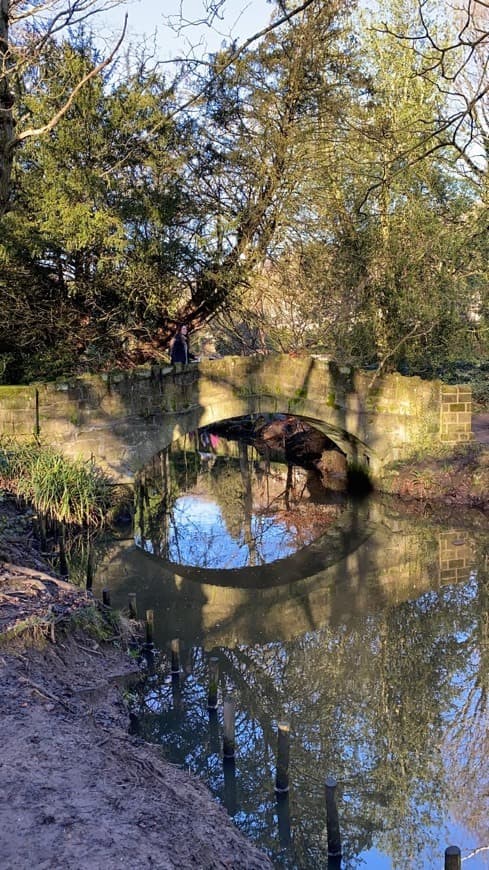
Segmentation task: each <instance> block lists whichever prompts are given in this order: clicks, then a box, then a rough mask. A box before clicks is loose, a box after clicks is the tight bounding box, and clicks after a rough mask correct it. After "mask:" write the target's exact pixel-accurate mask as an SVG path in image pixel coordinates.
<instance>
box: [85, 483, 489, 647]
mask: <svg viewBox="0 0 489 870" xmlns="http://www.w3.org/2000/svg"><path fill="white" fill-rule="evenodd" d="M369 513H370V514H371V518H370V519H369V516H368V514H369ZM363 523H365V524H366V525H365V533H366V537H365V538H364V540H363V542H361V543H359V546H358V547H357V548H356V549H352V550H351V551H350V552H349V554H348V555H345V556H344V557H343V558H340V559H339V560H338V561H337V562H336V563H334V564H329V565H327V564H326V563H327V561H328V560H327V558H326V559H321V553H320V551H319V550H318V549H317V550H316V554H315V556H316V564H315V566H314V569H313V573H312V574H311V575H309V576H300V575H298V574H297V575H296V574H295V572H290V574H289V573H288V574H287V576H288V580H287V581H286V582H285V584H282V585H274V586H270V587H269V588H266V587H261V588H252V587H251V586H248V587H246V586H244V585H243V586H234V587H233V586H223V585H217V584H216V583H215V582H214V581H215V579H216V578H215V577H212V578H211V580H212V581H213V582H210V581H209V580H207V582H206V577H205V574H204V572H203V573H202V574H201V575H200V578H199V579H197V578H196V577H192V578H191V577H190V576H189V569H187V568H184V567H182V568H181V571H176V570H172V568H171V566H169V565H168V564H167V565H164V564H163V563H162V562H161V561H160V560H158V559H157V558H155V557H153V556H150V555H149V554H145V553H144V552H143V551H142V550H140V549H139V548H138V547H136V546H135V544H134V543H133V541H132V540H130V541H121V542H118V543H115V544H114V545H113V547H112V548H111V550H110V551H109V552H108V553H107V555H106V557H105V558H104V561H103V563H102V564H101V565H99V568H98V575H99V577H100V581H99V582H100V587H102V586H109V587H110V589H111V593H112V602H113V605H114V606H115V607H121V608H124V607H126V606H127V595H128V593H129V592H136V593H137V601H138V609H139V612H140V613H141V614H144V611H145V610H146V608H152V609H154V611H155V630H156V639H157V642H158V643H159V644H164V643H167V642H168V641H170V640H171V639H172V638H173V637H179V638H181V639H182V641H185V642H187V643H189V644H190V645H192V644H193V643H196V642H199V643H200V642H202V641H203V640H204V639H205V645H206V647H207V648H212V646H213V645H214V644H215V645H221V644H224V645H228V646H231V647H232V646H233V645H234V643H236V642H242V643H255V642H258V641H260V642H263V641H267V642H271V641H275V640H290V639H292V638H293V637H297V636H299V635H303V634H304V633H307V632H309V631H316V630H318V629H320V628H322V627H323V626H326V625H328V624H332V625H343V624H348V623H349V622H350V621H351V620H356V619H358V618H364V617H366V616H367V615H369V614H374V613H376V612H378V611H379V610H383V609H384V608H386V607H387V608H388V607H395V606H398V605H400V604H401V603H402V602H404V601H409V600H414V599H416V598H419V597H420V596H421V595H422V594H424V593H425V592H428V591H437V590H439V589H440V588H441V587H443V586H444V585H445V584H447V583H450V584H454V583H466V582H467V581H468V579H469V577H470V574H471V571H472V570H473V567H474V564H475V563H476V555H475V553H476V546H475V541H476V536H477V533H476V532H473V531H471V530H467V529H463V528H458V529H457V530H456V531H454V530H450V529H448V528H447V524H446V523H444V524H443V525H442V526H440V525H439V524H433V525H431V524H430V522H429V521H424V520H420V518H419V517H416V518H415V519H414V520H413V519H412V517H409V516H406V517H403V516H402V514H399V515H398V516H397V515H394V514H393V508H392V507H389V508H388V510H387V511H385V512H384V508H383V507H382V505H379V504H376V503H373V502H372V500H370V499H369V502H368V504H366V503H365V504H364V505H363V506H362V508H361V510H360V512H359V514H358V526H359V527H361V525H362V524H363ZM480 540H481V548H483V545H484V541H485V537H484V535H482V536H481V538H480ZM311 546H313V545H311ZM481 551H482V550H481ZM455 555H456V556H457V560H456V561H457V564H458V566H459V567H457V568H453V567H451V566H452V565H453V561H454V557H455ZM281 567H282V566H281ZM283 567H284V568H285V564H284V565H283ZM296 567H297V566H296Z"/></svg>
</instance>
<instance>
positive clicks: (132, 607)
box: [127, 592, 138, 619]
mask: <svg viewBox="0 0 489 870" xmlns="http://www.w3.org/2000/svg"><path fill="white" fill-rule="evenodd" d="M127 604H128V607H129V619H137V618H138V608H137V604H136V593H135V592H130V593H129V595H128V596H127Z"/></svg>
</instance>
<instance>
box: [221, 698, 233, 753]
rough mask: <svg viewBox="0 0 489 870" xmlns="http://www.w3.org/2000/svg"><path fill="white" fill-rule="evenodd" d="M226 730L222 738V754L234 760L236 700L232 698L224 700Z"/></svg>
mask: <svg viewBox="0 0 489 870" xmlns="http://www.w3.org/2000/svg"><path fill="white" fill-rule="evenodd" d="M223 712H224V729H223V738H222V752H223V755H224V758H234V752H235V747H236V743H235V730H234V729H235V723H234V700H233V699H232V698H231V697H229V696H228V697H227V698H224V711H223Z"/></svg>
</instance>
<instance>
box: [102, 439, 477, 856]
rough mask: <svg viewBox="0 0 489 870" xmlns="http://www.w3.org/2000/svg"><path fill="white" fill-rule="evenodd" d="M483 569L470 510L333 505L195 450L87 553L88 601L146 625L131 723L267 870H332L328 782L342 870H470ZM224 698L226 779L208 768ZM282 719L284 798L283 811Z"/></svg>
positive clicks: (295, 478) (209, 447) (246, 463)
mask: <svg viewBox="0 0 489 870" xmlns="http://www.w3.org/2000/svg"><path fill="white" fill-rule="evenodd" d="M488 558H489V520H488V518H486V517H485V516H484V515H483V514H482V513H480V512H478V511H469V510H466V511H457V510H455V509H447V508H445V509H442V510H441V511H440V510H435V508H434V507H433V506H432V505H424V506H423V505H416V504H415V505H411V506H406V505H403V504H402V503H401V502H399V501H397V500H392V499H381V498H378V497H369V498H368V499H363V500H360V501H359V500H354V499H351V498H348V497H347V496H346V495H345V494H343V493H329V494H328V493H326V492H325V491H324V490H321V489H320V488H318V487H317V485H316V483H315V481H314V479H313V477H312V475H311V474H310V472H306V471H304V470H303V469H300V468H288V467H287V466H284V465H280V464H278V463H277V464H274V463H271V462H268V461H265V460H264V458H263V456H260V455H259V454H257V453H255V451H254V450H253V449H252V448H251V447H250V446H249V445H243V444H242V445H239V444H236V443H234V442H224V441H223V439H220V440H219V441H218V440H217V439H213V442H212V443H210V442H209V441H208V440H205V442H204V443H202V438H201V436H198V435H197V436H196V437H194V439H190V438H187V439H186V440H185V441H183V442H181V443H178V444H175V445H173V446H172V448H171V449H170V450H168V451H166V452H165V453H163V454H161V455H159V456H158V457H155V459H154V460H153V462H152V463H151V464H150V466H148V468H146V469H145V470H144V472H143V473H142V475H141V479H140V483H139V487H138V498H137V506H136V512H135V517H134V522H133V524H132V525H131V526H130V527H129V525H128V526H126V527H125V528H121V530H120V533H119V534H118V535H117V536H114V537H113V538H110V539H105V540H104V542H103V544H102V545H100V547H99V550H98V552H97V555H96V563H97V564H96V575H95V583H94V591H95V592H96V594H100V593H101V589H102V587H109V588H110V590H111V599H112V604H113V606H115V607H118V608H121V609H125V608H127V600H128V595H129V593H132V592H135V593H136V594H137V607H138V611H139V613H140V614H141V615H144V612H145V611H146V609H149V608H151V609H153V610H154V620H155V626H154V639H155V653H154V656H149V657H148V659H147V661H146V663H145V668H146V670H145V677H144V679H143V680H142V681H141V684H140V685H139V686H138V687H136V688H135V689H134V691H133V694H132V698H131V706H132V711H133V714H134V715H133V722H134V728H135V729H136V730H137V731H138V732H139V733H140V734H141V736H142V737H144V739H146V740H149V741H151V742H154V743H157V744H159V745H160V746H161V747H162V751H163V753H164V755H165V757H166V758H167V759H168V760H169V761H171V762H173V763H177V764H179V765H181V766H182V767H183V768H184V769H186V770H189V771H191V772H193V773H195V774H196V775H197V776H198V777H199V778H200V779H202V780H203V781H204V782H205V783H206V784H207V785H208V787H209V788H210V790H211V791H212V793H213V794H214V795H215V797H216V799H218V800H219V801H221V802H222V803H223V804H224V806H225V807H226V809H227V812H228V813H229V815H230V816H231V817H232V818H233V820H234V822H235V824H236V825H237V826H238V827H239V828H240V829H241V830H242V831H243V832H244V833H245V834H247V835H248V836H249V837H250V838H251V839H252V840H253V841H255V842H256V843H257V844H258V845H259V846H260V847H261V848H263V849H264V850H265V851H266V852H267V853H268V854H269V855H270V856H271V858H272V860H273V861H274V863H275V865H276V866H277V867H284V868H294V870H295V868H297V870H315V868H326V867H327V866H328V855H327V853H328V845H327V832H326V806H325V790H324V782H325V778H326V777H327V776H333V777H335V779H336V780H337V782H338V787H337V789H336V798H337V807H338V815H339V822H340V831H341V840H342V854H343V858H342V863H341V867H342V868H345V870H346V868H356V867H364V868H368V870H370V868H376V870H384V868H428V870H429V868H442V867H443V856H444V850H445V848H446V847H447V846H449V845H451V844H452V843H453V844H456V845H458V846H460V848H461V850H462V857H463V859H464V863H463V866H464V867H465V868H469V870H479V868H486V867H489V851H488V847H489V812H488V809H489V761H488V758H489V755H488V749H489V729H488V725H489V722H488V707H487V704H488V688H489V647H488V640H489V611H488V608H489V561H488ZM176 641H178V644H177V643H176ZM172 646H173V664H174V665H175V661H176V659H175V654H176V652H177V649H178V673H177V674H173V675H172V674H171V665H172ZM211 657H214V658H217V659H218V662H219V709H218V711H217V713H209V711H208V709H207V694H208V684H209V660H210V658H211ZM174 669H175V668H174ZM225 696H226V697H228V696H230V697H232V698H233V699H234V704H235V715H236V757H235V762H234V764H223V760H222V701H223V698H224V697H225ZM280 721H287V722H288V723H289V724H290V771H289V774H290V791H289V794H288V797H287V798H286V799H282V800H279V801H277V798H276V795H275V791H274V781H275V768H276V750H277V724H278V722H280ZM335 866H336V865H335Z"/></svg>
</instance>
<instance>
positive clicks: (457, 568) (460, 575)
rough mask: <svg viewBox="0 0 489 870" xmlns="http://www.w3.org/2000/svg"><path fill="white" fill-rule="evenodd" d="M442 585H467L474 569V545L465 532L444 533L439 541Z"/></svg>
mask: <svg viewBox="0 0 489 870" xmlns="http://www.w3.org/2000/svg"><path fill="white" fill-rule="evenodd" d="M439 565H440V583H441V584H442V585H444V584H448V583H462V582H463V583H466V582H467V580H468V579H469V574H470V571H471V570H472V569H473V567H474V545H473V542H471V540H470V538H469V537H468V535H466V534H464V532H460V533H459V534H458V533H454V532H453V531H452V532H442V533H441V534H440V540H439Z"/></svg>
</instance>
